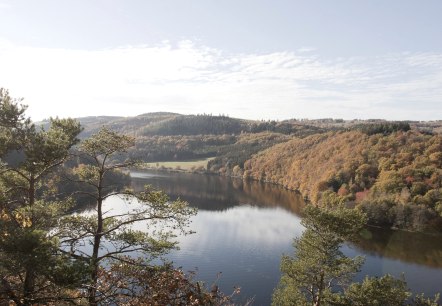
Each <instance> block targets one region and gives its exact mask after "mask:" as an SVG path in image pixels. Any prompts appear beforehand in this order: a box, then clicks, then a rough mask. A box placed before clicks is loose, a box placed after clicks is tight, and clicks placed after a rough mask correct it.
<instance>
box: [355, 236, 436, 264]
mask: <svg viewBox="0 0 442 306" xmlns="http://www.w3.org/2000/svg"><path fill="white" fill-rule="evenodd" d="M369 231H370V234H371V235H370V237H369V238H368V239H362V240H361V241H360V242H359V243H358V244H357V248H358V249H359V251H360V252H361V253H366V254H370V255H377V256H382V257H389V258H393V259H400V260H401V261H405V262H409V263H415V264H419V265H425V266H429V267H434V268H441V267H442V237H440V236H433V235H428V234H423V233H410V232H405V231H391V230H387V229H381V228H370V229H369Z"/></svg>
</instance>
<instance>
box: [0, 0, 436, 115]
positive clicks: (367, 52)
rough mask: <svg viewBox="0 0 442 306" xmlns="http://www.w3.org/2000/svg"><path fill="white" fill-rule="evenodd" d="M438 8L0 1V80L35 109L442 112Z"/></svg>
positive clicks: (253, 1) (276, 1)
mask: <svg viewBox="0 0 442 306" xmlns="http://www.w3.org/2000/svg"><path fill="white" fill-rule="evenodd" d="M441 16H442V1H430V0H428V1H417V0H416V1H409V0H400V1H395V0H389V1H385V0H383V1H376V0H371V1H368V0H367V1H364V0H358V1H356V0H353V1H344V0H342V1H341V0H336V1H332V0H328V1H325V0H323V1H319V0H317V1H315V0H309V1H307V0H306V1H294V0H293V1H283V0H273V1H270V0H268V1H262V0H243V1H242V0H236V1H233V0H223V1H215V0H194V1H190V0H188V1H185V0H175V1H171V0H161V1H159V0H158V1H143V0H137V1H136V0H106V1H105V0H102V1H98V0H76V1H73V0H72V1H71V0H69V1H68V0H52V1H48V0H40V1H24V0H0V87H5V88H8V89H9V90H10V93H11V95H13V96H15V97H24V98H25V100H24V103H25V104H28V105H29V109H28V114H29V115H30V116H32V118H33V119H34V120H41V119H43V118H46V117H49V116H57V115H58V116H61V117H67V116H72V117H79V116H87V115H122V116H131V115H137V114H141V113H146V112H152V111H173V112H179V113H186V114H190V113H193V114H196V113H212V114H228V115H230V116H232V117H241V118H249V119H280V120H281V119H289V118H324V117H333V118H344V119H353V118H361V119H367V118H386V119H395V120H405V119H412V120H435V119H442V39H441V37H442V18H441Z"/></svg>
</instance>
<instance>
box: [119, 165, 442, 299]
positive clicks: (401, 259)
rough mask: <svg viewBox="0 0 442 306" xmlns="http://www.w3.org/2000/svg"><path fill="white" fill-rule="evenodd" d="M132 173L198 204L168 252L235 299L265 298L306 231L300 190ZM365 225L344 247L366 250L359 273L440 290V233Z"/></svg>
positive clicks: (139, 184)
mask: <svg viewBox="0 0 442 306" xmlns="http://www.w3.org/2000/svg"><path fill="white" fill-rule="evenodd" d="M131 176H132V181H133V187H134V188H135V189H141V188H143V186H144V185H145V184H151V185H153V186H154V187H156V188H159V189H162V190H164V191H165V192H166V193H167V194H168V195H169V196H170V197H171V198H172V199H175V198H177V197H180V198H181V199H183V200H186V201H188V202H189V204H190V205H191V206H194V207H197V208H198V209H199V211H198V215H197V216H195V217H193V218H192V224H191V229H192V230H194V231H196V233H195V234H192V235H188V236H184V237H179V238H178V239H179V243H180V250H178V251H174V252H172V253H171V254H170V255H169V256H168V258H169V259H170V260H172V261H173V262H174V263H175V266H177V267H182V268H183V269H184V270H185V271H188V270H197V276H196V279H197V280H202V281H204V282H206V284H209V285H210V284H212V283H213V282H215V281H216V283H217V284H218V285H219V286H220V288H221V290H222V291H223V292H225V293H227V294H229V293H231V292H232V291H233V287H234V286H239V287H241V295H240V297H239V300H240V301H245V300H246V299H247V298H252V297H253V298H254V300H255V302H254V304H253V305H269V304H270V302H271V295H272V292H273V289H274V288H275V286H276V285H277V283H278V280H279V278H280V272H279V263H280V259H281V255H282V254H292V253H293V248H292V241H293V238H294V237H297V236H299V235H301V233H302V231H303V228H302V226H301V224H300V221H301V211H302V208H303V205H304V202H303V199H302V197H301V196H300V195H299V194H298V193H296V192H293V191H289V190H286V189H284V188H281V187H279V186H276V185H271V184H264V183H259V182H253V181H242V180H239V179H230V178H225V177H219V176H212V175H197V174H187V173H155V172H149V171H133V172H131ZM112 200H113V201H115V200H116V199H112ZM370 233H371V235H369V237H367V238H366V240H364V241H362V242H360V243H358V244H357V245H355V244H347V245H345V246H344V247H343V251H344V253H345V254H346V255H348V256H352V257H353V256H356V255H364V256H365V258H366V261H365V264H364V266H363V268H362V271H361V272H360V273H359V274H358V275H357V276H356V279H357V280H361V279H363V277H364V276H365V275H367V274H368V275H372V276H374V275H377V276H379V275H383V274H386V273H390V274H392V275H394V276H397V277H399V276H401V274H402V273H404V274H405V279H406V281H407V283H408V286H409V288H410V289H411V290H413V291H414V292H424V293H425V294H427V295H433V294H434V293H436V292H438V291H442V286H441V284H442V237H441V236H431V235H424V234H417V233H409V232H402V231H390V230H385V229H376V228H373V229H370ZM219 272H222V273H221V274H220V276H219V277H218V274H219Z"/></svg>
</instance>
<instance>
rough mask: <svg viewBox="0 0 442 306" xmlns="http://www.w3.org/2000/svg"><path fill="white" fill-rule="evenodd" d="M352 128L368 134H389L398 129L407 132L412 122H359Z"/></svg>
mask: <svg viewBox="0 0 442 306" xmlns="http://www.w3.org/2000/svg"><path fill="white" fill-rule="evenodd" d="M352 128H353V129H356V130H359V131H361V132H362V133H365V134H367V135H374V134H384V135H388V134H391V133H394V132H397V131H403V132H406V131H409V130H410V129H411V127H410V124H409V123H408V122H405V121H399V122H381V123H371V124H359V125H356V126H354V127H352Z"/></svg>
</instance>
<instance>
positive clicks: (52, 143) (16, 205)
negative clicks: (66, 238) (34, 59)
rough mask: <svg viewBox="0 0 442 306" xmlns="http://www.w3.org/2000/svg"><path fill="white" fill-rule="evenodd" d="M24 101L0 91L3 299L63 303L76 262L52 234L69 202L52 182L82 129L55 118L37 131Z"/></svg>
mask: <svg viewBox="0 0 442 306" xmlns="http://www.w3.org/2000/svg"><path fill="white" fill-rule="evenodd" d="M20 102H21V100H20V99H13V98H11V97H10V96H9V93H8V91H6V90H4V89H0V139H1V142H0V229H1V233H2V234H1V236H0V273H1V278H2V287H3V292H5V294H3V298H6V299H10V300H13V301H14V302H15V303H16V304H17V305H31V304H36V303H45V302H48V301H51V300H58V299H61V298H62V294H60V287H59V285H60V286H61V287H63V285H65V284H66V282H69V283H71V284H72V282H73V275H75V274H76V273H72V275H68V274H69V273H66V272H69V269H70V268H72V267H73V263H72V261H71V260H70V258H68V257H65V256H63V255H62V254H61V253H60V252H58V239H57V237H56V236H54V235H53V231H52V230H53V229H54V227H56V226H57V220H58V219H59V217H60V216H61V215H63V214H64V213H66V211H67V209H68V206H69V200H68V199H65V198H61V197H57V196H55V195H53V194H52V190H51V188H52V187H53V186H52V185H51V183H50V177H51V175H52V174H53V173H54V171H55V170H56V169H57V168H58V167H60V166H61V165H62V164H63V162H64V161H65V160H66V159H67V158H68V155H69V149H70V148H71V147H72V146H73V145H75V144H76V143H77V141H78V139H77V135H78V134H79V133H80V125H79V123H77V122H76V121H74V120H71V119H51V120H50V127H49V129H48V130H44V129H43V128H38V127H36V126H35V125H34V124H33V123H31V121H30V120H29V119H26V118H25V116H24V112H25V109H26V107H25V106H22V105H20V104H19V103H20ZM74 270H75V269H74ZM68 279H69V280H68ZM68 287H69V286H68ZM49 288H50V290H51V293H50V294H49V293H48V290H49Z"/></svg>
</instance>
